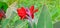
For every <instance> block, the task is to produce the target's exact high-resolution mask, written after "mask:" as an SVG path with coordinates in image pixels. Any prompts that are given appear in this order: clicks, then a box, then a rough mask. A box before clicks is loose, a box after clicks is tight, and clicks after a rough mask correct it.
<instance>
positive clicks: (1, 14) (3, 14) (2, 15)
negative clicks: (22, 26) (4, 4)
mask: <svg viewBox="0 0 60 28" xmlns="http://www.w3.org/2000/svg"><path fill="white" fill-rule="evenodd" d="M4 16H5V13H4V11H3V10H0V19H2V18H3V17H4Z"/></svg>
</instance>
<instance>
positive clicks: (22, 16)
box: [17, 7, 26, 19]
mask: <svg viewBox="0 0 60 28" xmlns="http://www.w3.org/2000/svg"><path fill="white" fill-rule="evenodd" d="M17 12H18V15H19V16H20V17H21V19H23V18H25V16H26V11H25V8H24V7H21V8H19V9H17Z"/></svg>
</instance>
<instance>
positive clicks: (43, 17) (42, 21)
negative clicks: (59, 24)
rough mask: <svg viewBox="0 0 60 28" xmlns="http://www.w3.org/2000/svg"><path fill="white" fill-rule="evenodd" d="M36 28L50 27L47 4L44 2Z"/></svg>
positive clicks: (50, 21)
mask: <svg viewBox="0 0 60 28" xmlns="http://www.w3.org/2000/svg"><path fill="white" fill-rule="evenodd" d="M37 28H52V20H51V16H50V14H49V12H48V8H47V6H46V5H45V4H44V5H43V8H42V10H41V13H40V17H39V19H38V23H37Z"/></svg>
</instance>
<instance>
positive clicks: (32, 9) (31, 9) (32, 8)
mask: <svg viewBox="0 0 60 28" xmlns="http://www.w3.org/2000/svg"><path fill="white" fill-rule="evenodd" d="M33 11H34V6H31V7H30V13H31V14H32V12H33Z"/></svg>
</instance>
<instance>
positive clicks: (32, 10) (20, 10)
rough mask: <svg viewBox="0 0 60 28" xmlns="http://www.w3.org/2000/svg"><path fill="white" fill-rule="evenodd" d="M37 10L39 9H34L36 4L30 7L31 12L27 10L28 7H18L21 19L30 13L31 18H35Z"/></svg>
mask: <svg viewBox="0 0 60 28" xmlns="http://www.w3.org/2000/svg"><path fill="white" fill-rule="evenodd" d="M37 11H38V9H36V10H34V6H31V7H30V9H29V12H28V11H26V8H24V7H21V8H18V9H17V13H18V16H19V17H21V19H25V18H27V17H26V16H29V14H30V16H31V18H32V19H33V18H34V13H35V12H37ZM27 12H28V13H29V14H28V13H27Z"/></svg>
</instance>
